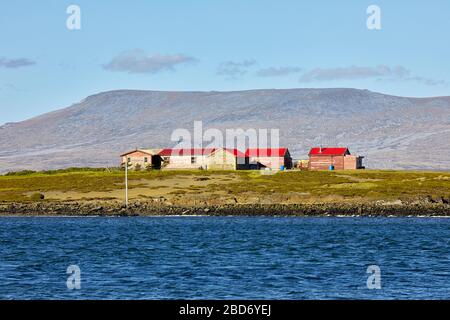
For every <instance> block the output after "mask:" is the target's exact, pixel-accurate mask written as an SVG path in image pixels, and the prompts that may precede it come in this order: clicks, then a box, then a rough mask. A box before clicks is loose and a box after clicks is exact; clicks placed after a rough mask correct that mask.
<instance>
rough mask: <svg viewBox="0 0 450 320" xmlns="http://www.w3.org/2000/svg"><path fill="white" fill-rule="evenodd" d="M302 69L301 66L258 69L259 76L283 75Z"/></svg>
mask: <svg viewBox="0 0 450 320" xmlns="http://www.w3.org/2000/svg"><path fill="white" fill-rule="evenodd" d="M300 71H302V68H299V67H278V68H275V67H270V68H263V69H259V70H258V71H256V75H257V76H258V77H282V76H287V75H290V74H293V73H298V72H300Z"/></svg>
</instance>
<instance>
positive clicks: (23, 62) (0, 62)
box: [0, 58, 36, 69]
mask: <svg viewBox="0 0 450 320" xmlns="http://www.w3.org/2000/svg"><path fill="white" fill-rule="evenodd" d="M34 64H36V62H35V61H33V60H30V59H26V58H19V59H7V58H0V67H3V68H8V69H17V68H21V67H27V66H32V65H34Z"/></svg>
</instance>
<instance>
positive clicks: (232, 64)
mask: <svg viewBox="0 0 450 320" xmlns="http://www.w3.org/2000/svg"><path fill="white" fill-rule="evenodd" d="M254 65H256V61H255V60H253V59H249V60H244V61H238V62H236V61H225V62H222V63H221V64H220V65H219V67H218V69H217V74H218V75H221V76H226V77H227V78H230V79H235V78H237V77H239V76H243V75H244V74H246V73H247V72H248V69H249V68H251V67H253V66H254Z"/></svg>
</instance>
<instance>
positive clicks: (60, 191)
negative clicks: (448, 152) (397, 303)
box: [0, 169, 450, 205]
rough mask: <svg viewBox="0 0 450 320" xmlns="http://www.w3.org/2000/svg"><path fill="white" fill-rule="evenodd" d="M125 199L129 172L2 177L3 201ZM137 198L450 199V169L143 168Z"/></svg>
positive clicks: (132, 178) (201, 201) (202, 201)
mask: <svg viewBox="0 0 450 320" xmlns="http://www.w3.org/2000/svg"><path fill="white" fill-rule="evenodd" d="M36 193H41V194H43V195H44V197H45V198H44V200H40V201H110V200H111V201H123V200H124V198H125V193H124V172H123V171H120V170H108V169H69V170H56V171H47V172H35V173H33V172H30V173H27V172H23V173H16V174H10V175H5V176H0V202H3V203H5V202H6V203H7V202H32V201H36V197H35V196H36ZM129 197H130V200H131V201H147V200H148V201H156V200H158V201H159V200H161V201H164V202H166V203H168V204H181V205H215V204H228V203H230V204H232V203H250V204H251V203H268V204H270V203H286V204H290V203H318V202H340V203H342V202H350V203H351V202H373V201H378V200H384V201H396V200H402V201H415V200H422V199H426V198H428V199H438V200H441V201H442V199H444V201H448V199H449V198H450V173H449V172H421V171H389V170H381V171H378V170H361V171H335V172H328V171H316V172H309V171H287V172H279V173H277V174H273V175H264V174H261V173H260V172H257V171H228V172H224V171H200V170H199V171H149V172H146V171H141V172H130V173H129Z"/></svg>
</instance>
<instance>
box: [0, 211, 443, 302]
mask: <svg viewBox="0 0 450 320" xmlns="http://www.w3.org/2000/svg"><path fill="white" fill-rule="evenodd" d="M449 242H450V219H444V218H275V217H263V218H255V217H145V218H144V217H142V218H141V217H133V218H103V217H102V218H100V217H94V218H43V217H35V218H30V217H23V218H22V217H17V218H16V217H15V218H10V217H3V218H0V298H1V299H85V298H89V299H347V298H350V299H353V298H357V299H384V298H386V299H422V298H426V299H449V298H450V259H449V258H450V246H449ZM69 265H77V266H78V267H79V268H80V271H81V274H80V289H73V290H70V289H68V287H67V284H66V282H67V278H68V277H69V276H70V275H69V274H67V273H66V271H67V268H68V266H69ZM369 265H377V266H379V268H380V271H381V273H380V279H381V289H368V288H367V279H368V277H369V276H370V274H368V273H366V271H367V267H368V266H369Z"/></svg>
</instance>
